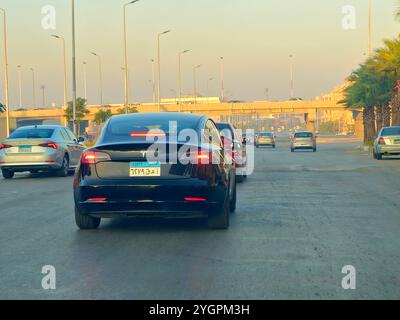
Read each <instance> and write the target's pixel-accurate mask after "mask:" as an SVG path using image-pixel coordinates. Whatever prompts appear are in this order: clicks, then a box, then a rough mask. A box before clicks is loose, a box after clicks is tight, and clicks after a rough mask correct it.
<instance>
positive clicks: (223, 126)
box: [216, 123, 247, 182]
mask: <svg viewBox="0 0 400 320" xmlns="http://www.w3.org/2000/svg"><path fill="white" fill-rule="evenodd" d="M216 126H217V129H218V131H219V132H220V134H221V136H223V137H224V144H225V152H227V153H229V154H230V155H229V156H231V157H232V158H233V160H234V165H235V168H236V181H237V182H243V181H244V180H245V179H246V178H247V152H246V147H245V145H244V144H243V139H240V136H239V134H238V132H237V130H236V128H235V127H234V126H233V124H231V123H217V124H216Z"/></svg>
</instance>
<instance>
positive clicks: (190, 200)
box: [185, 197, 207, 202]
mask: <svg viewBox="0 0 400 320" xmlns="http://www.w3.org/2000/svg"><path fill="white" fill-rule="evenodd" d="M185 201H188V202H206V201H207V199H204V198H195V197H188V198H185Z"/></svg>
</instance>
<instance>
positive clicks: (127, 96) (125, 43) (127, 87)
mask: <svg viewBox="0 0 400 320" xmlns="http://www.w3.org/2000/svg"><path fill="white" fill-rule="evenodd" d="M138 1H139V0H133V1H131V2H129V3H126V4H125V5H124V56H125V68H124V71H125V80H124V81H125V96H124V98H125V113H126V114H127V113H128V104H129V92H128V91H129V86H128V82H129V79H128V76H129V73H128V49H127V31H126V7H127V6H129V5H131V4H134V3H136V2H138Z"/></svg>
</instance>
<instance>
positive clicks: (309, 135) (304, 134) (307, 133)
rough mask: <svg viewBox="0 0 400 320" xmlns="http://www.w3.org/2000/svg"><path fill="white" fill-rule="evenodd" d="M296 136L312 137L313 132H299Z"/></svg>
mask: <svg viewBox="0 0 400 320" xmlns="http://www.w3.org/2000/svg"><path fill="white" fill-rule="evenodd" d="M294 136H295V137H296V138H312V136H313V134H312V133H311V132H298V133H296V134H295V135H294Z"/></svg>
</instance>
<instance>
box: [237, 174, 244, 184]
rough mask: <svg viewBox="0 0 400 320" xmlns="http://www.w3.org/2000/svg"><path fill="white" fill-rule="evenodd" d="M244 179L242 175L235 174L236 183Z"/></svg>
mask: <svg viewBox="0 0 400 320" xmlns="http://www.w3.org/2000/svg"><path fill="white" fill-rule="evenodd" d="M243 181H244V175H238V176H236V182H237V183H242V182H243Z"/></svg>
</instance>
